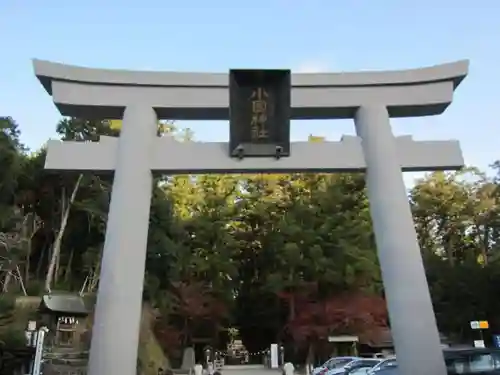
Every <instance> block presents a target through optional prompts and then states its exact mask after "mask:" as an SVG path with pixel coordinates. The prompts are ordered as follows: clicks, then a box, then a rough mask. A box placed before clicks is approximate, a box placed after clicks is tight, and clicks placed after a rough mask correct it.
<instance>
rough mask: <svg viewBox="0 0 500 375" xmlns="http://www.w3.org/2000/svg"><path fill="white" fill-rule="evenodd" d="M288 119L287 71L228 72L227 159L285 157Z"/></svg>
mask: <svg viewBox="0 0 500 375" xmlns="http://www.w3.org/2000/svg"><path fill="white" fill-rule="evenodd" d="M290 116H291V72H290V70H244V69H232V70H230V72H229V131H230V136H229V153H230V156H232V157H239V158H243V157H247V156H250V157H253V156H276V157H277V158H279V157H281V156H289V155H290Z"/></svg>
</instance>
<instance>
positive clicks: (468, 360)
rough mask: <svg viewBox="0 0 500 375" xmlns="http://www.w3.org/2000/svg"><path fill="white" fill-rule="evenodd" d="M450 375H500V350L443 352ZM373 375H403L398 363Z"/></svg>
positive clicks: (474, 349) (389, 365)
mask: <svg viewBox="0 0 500 375" xmlns="http://www.w3.org/2000/svg"><path fill="white" fill-rule="evenodd" d="M443 354H444V359H445V362H446V369H447V373H448V375H500V350H498V349H491V348H467V349H464V348H460V349H453V348H448V349H445V350H444V351H443ZM371 374H373V375H403V374H400V372H399V371H398V366H397V362H396V361H394V362H392V363H391V364H388V366H384V367H383V368H380V369H379V370H376V371H374V372H373V373H371Z"/></svg>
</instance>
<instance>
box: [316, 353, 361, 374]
mask: <svg viewBox="0 0 500 375" xmlns="http://www.w3.org/2000/svg"><path fill="white" fill-rule="evenodd" d="M356 359H361V358H358V357H333V358H330V359H329V360H328V361H326V362H325V363H323V364H322V365H321V366H319V367H316V368H315V369H313V371H312V374H313V375H326V374H327V373H328V371H329V370H334V369H337V368H343V367H344V366H345V365H347V364H348V363H351V362H352V361H354V360H356Z"/></svg>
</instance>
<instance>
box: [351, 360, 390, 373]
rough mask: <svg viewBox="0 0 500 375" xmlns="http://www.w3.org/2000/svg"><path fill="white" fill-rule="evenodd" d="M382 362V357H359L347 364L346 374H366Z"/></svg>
mask: <svg viewBox="0 0 500 375" xmlns="http://www.w3.org/2000/svg"><path fill="white" fill-rule="evenodd" d="M380 362H381V360H380V359H376V358H373V359H368V358H363V359H358V360H356V361H353V362H351V363H349V364H348V365H347V366H345V369H344V375H366V374H367V373H368V371H369V370H370V369H372V368H373V367H374V366H376V365H378V364H379V363H380Z"/></svg>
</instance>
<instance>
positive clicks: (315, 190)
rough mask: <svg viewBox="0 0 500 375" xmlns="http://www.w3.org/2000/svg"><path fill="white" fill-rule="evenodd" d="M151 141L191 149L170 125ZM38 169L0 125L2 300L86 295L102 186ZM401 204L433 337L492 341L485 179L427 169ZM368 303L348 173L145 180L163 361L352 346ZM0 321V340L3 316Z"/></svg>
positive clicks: (493, 204)
mask: <svg viewBox="0 0 500 375" xmlns="http://www.w3.org/2000/svg"><path fill="white" fill-rule="evenodd" d="M159 129H160V133H162V135H163V136H174V137H177V138H178V139H179V141H183V142H190V141H192V134H191V132H189V131H183V130H180V129H176V128H175V126H172V125H171V124H162V126H160V127H159ZM57 132H58V134H59V135H60V136H61V138H62V139H64V140H77V141H95V140H97V138H98V135H115V136H116V135H118V130H116V129H111V128H110V127H109V124H108V123H107V122H105V121H85V120H81V119H64V120H62V121H60V123H59V124H58V125H57ZM44 160H45V150H44V149H43V148H42V149H40V150H34V151H33V150H27V149H26V148H25V147H24V146H23V145H22V144H21V141H20V130H19V126H18V125H17V124H16V122H15V121H14V120H13V119H11V118H9V117H3V118H0V165H1V166H2V168H1V169H0V272H1V279H0V280H1V281H2V284H1V289H0V290H1V292H2V293H3V297H5V298H6V296H12V295H40V294H41V293H43V292H44V291H50V290H52V289H54V290H68V291H74V292H84V293H94V292H95V291H96V289H97V286H98V282H99V270H100V262H101V252H102V248H103V243H104V236H105V229H106V219H107V211H108V205H109V198H110V192H111V183H112V178H111V176H103V175H96V174H93V173H84V174H81V175H72V174H63V173H60V174H56V173H46V172H45V171H44V170H43V165H44ZM493 170H494V171H495V173H498V172H499V171H500V164H499V163H496V164H495V165H494V169H493ZM409 199H410V202H411V205H412V209H413V213H414V218H415V225H416V229H417V232H418V235H419V240H420V245H421V248H422V255H423V257H424V260H425V263H426V270H427V274H428V280H429V283H430V289H431V292H432V297H433V301H434V306H435V310H436V314H437V318H438V323H439V327H440V329H441V331H443V332H444V333H445V334H447V335H449V336H452V337H455V338H457V339H459V340H467V339H470V338H471V337H472V332H471V331H470V329H469V322H470V321H471V320H479V319H486V320H488V321H489V322H490V325H491V327H492V330H500V318H499V317H498V313H497V312H498V311H499V309H500V301H499V300H498V298H496V296H497V295H498V294H499V293H500V248H499V242H498V241H499V236H500V215H499V212H500V174H499V175H497V176H487V175H485V174H484V173H482V172H481V171H478V170H476V169H466V170H464V171H460V172H456V173H441V172H436V173H431V174H428V175H427V176H426V177H425V178H423V179H422V180H420V181H418V183H417V184H416V185H415V186H414V187H413V188H412V189H411V191H410V192H409ZM133 214H134V213H133V212H131V213H130V215H133ZM137 251H141V249H137ZM404 251H405V249H401V256H402V257H404ZM382 297H383V286H382V284H381V279H380V271H379V267H378V263H377V256H376V249H375V244H374V239H373V233H372V225H371V222H370V215H369V205H368V201H367V197H366V192H365V183H364V177H363V175H361V174H335V175H328V174H311V173H301V174H288V175H198V176H184V175H180V176H158V177H157V178H156V183H155V185H154V194H153V199H152V209H151V217H150V231H149V244H148V249H147V264H146V272H145V291H144V299H145V301H147V302H148V304H150V305H151V306H152V307H153V308H155V309H157V311H158V312H159V317H158V318H157V319H156V320H155V323H154V324H153V326H154V330H155V334H156V336H157V340H158V342H159V345H160V346H161V347H162V348H163V349H164V350H165V351H166V352H168V353H169V354H171V355H179V349H180V347H181V346H183V345H188V344H191V343H192V342H193V339H194V338H197V337H204V338H209V340H210V341H211V342H212V343H213V345H216V346H220V347H223V345H224V337H226V336H227V335H225V333H227V329H228V328H229V327H238V328H239V332H240V334H241V336H242V338H243V340H244V343H245V345H246V347H247V348H248V349H249V350H250V351H251V352H255V351H258V350H261V349H263V348H264V347H267V345H268V343H269V342H273V341H276V340H281V341H283V342H287V343H288V345H293V346H294V347H296V348H306V347H309V346H311V345H315V343H318V342H319V341H321V340H322V339H324V338H325V337H326V336H328V335H330V334H335V333H339V334H343V333H357V334H360V333H362V332H361V331H364V330H367V329H369V328H370V329H372V328H373V327H379V326H385V325H387V315H386V312H385V307H384V303H383V300H382ZM2 299H3V298H2ZM311 301H314V303H313V302H311ZM464 301H467V304H464V303H463V302H464ZM7 310H8V309H7ZM321 311H330V312H332V313H331V314H322V313H321ZM360 311H363V313H360ZM0 314H4V318H0V335H1V333H2V326H9V325H10V321H9V319H11V318H9V312H8V311H6V312H5V311H0ZM346 314H348V315H349V316H350V317H353V316H354V317H355V318H352V319H349V320H347V319H345V317H346ZM2 319H4V320H2ZM313 325H314V327H313Z"/></svg>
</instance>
